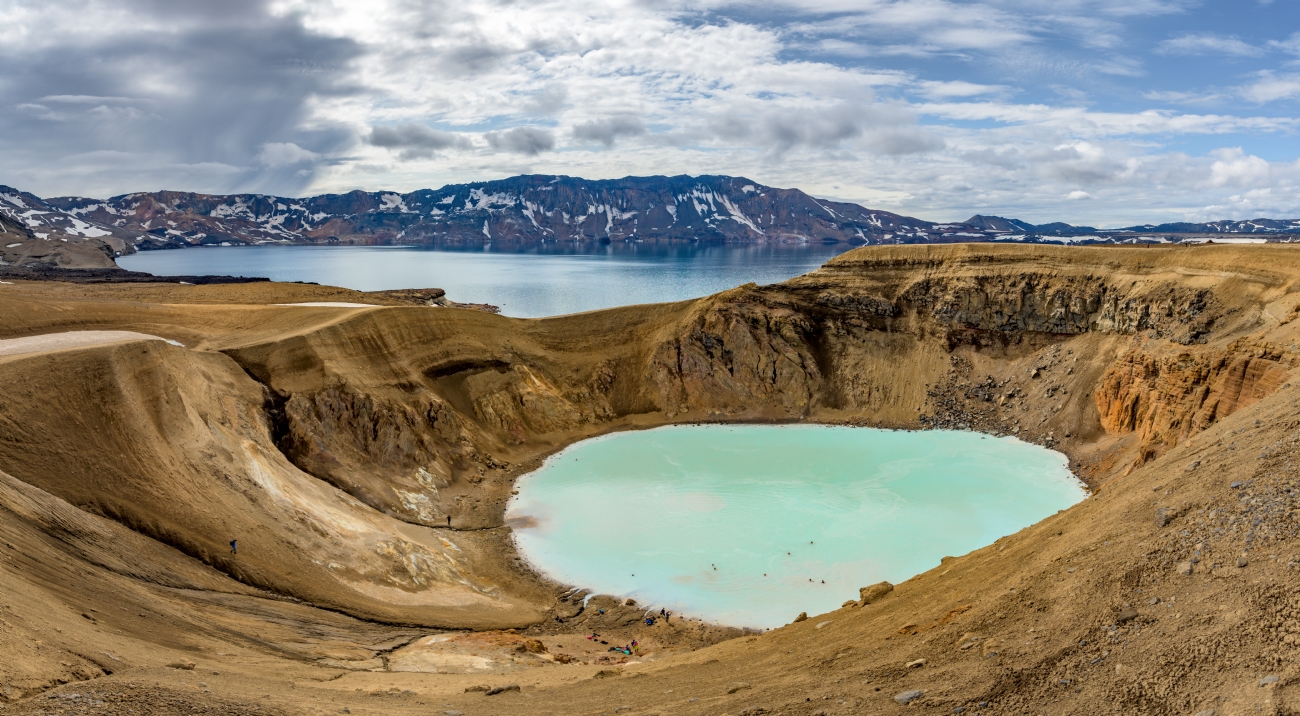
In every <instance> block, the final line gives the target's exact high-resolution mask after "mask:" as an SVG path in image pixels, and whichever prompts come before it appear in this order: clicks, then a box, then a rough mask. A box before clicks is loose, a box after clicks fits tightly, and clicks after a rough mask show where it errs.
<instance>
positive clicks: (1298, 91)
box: [1241, 70, 1300, 103]
mask: <svg viewBox="0 0 1300 716" xmlns="http://www.w3.org/2000/svg"><path fill="white" fill-rule="evenodd" d="M1241 95H1242V96H1243V97H1245V98H1246V99H1248V100H1251V101H1252V102H1261V103H1263V102H1275V101H1277V100H1282V99H1291V98H1293V97H1300V74H1276V73H1274V72H1271V71H1267V70H1265V71H1263V72H1260V73H1259V74H1258V75H1256V79H1255V81H1254V82H1251V83H1250V84H1248V85H1246V86H1245V87H1242V88H1241Z"/></svg>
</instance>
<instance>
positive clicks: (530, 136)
mask: <svg viewBox="0 0 1300 716" xmlns="http://www.w3.org/2000/svg"><path fill="white" fill-rule="evenodd" d="M483 138H484V139H486V140H487V143H488V146H489V147H491V148H493V149H495V150H497V151H498V152H509V153H511V154H526V155H528V156H537V155H538V154H541V153H542V152H549V151H551V150H552V149H554V148H555V135H554V134H552V133H551V131H550V130H549V129H538V128H537V127H515V128H514V129H507V130H505V131H503V132H488V133H487V134H485V135H483Z"/></svg>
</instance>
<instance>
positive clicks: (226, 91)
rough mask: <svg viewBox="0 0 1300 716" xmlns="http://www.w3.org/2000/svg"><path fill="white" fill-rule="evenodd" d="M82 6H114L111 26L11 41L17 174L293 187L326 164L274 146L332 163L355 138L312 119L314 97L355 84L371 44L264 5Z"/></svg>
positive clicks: (1, 163) (8, 131) (10, 142)
mask: <svg viewBox="0 0 1300 716" xmlns="http://www.w3.org/2000/svg"><path fill="white" fill-rule="evenodd" d="M55 7H57V6H55ZM64 9H65V10H70V8H66V7H65V8H64ZM48 11H49V12H54V10H48ZM76 11H77V12H80V13H82V14H84V15H85V17H87V18H93V17H95V16H96V15H97V14H100V15H103V16H104V17H105V19H106V23H105V24H106V27H105V28H104V31H103V32H102V33H97V34H94V35H90V34H80V35H74V36H70V37H69V38H68V40H67V41H66V42H61V41H60V37H61V33H58V32H51V33H49V34H48V35H47V36H46V37H45V41H44V42H42V43H39V44H38V45H36V46H35V47H10V48H8V49H0V58H2V59H3V62H4V64H5V72H4V77H3V79H0V107H7V108H9V109H8V111H0V157H2V158H0V171H3V173H4V176H5V180H6V181H8V182H9V183H13V184H20V185H24V188H31V189H32V190H35V191H38V192H41V193H65V192H68V191H69V190H73V191H78V192H79V193H89V192H91V191H93V190H94V189H95V187H96V185H97V184H101V185H103V186H109V185H112V186H114V187H120V186H121V185H122V184H123V183H125V182H123V181H122V180H121V178H122V177H123V176H128V177H129V176H131V175H132V174H136V175H137V176H138V178H137V179H136V182H138V184H136V185H137V186H138V187H139V188H141V189H145V188H160V187H161V186H164V185H166V186H169V187H176V186H179V185H184V186H185V187H186V188H193V189H201V190H209V191H234V190H253V191H267V192H275V193H282V194H283V193H293V192H295V191H297V190H298V189H300V188H302V187H305V186H306V185H307V184H308V183H309V182H310V180H311V177H312V175H313V169H314V166H315V165H316V163H315V162H312V161H297V162H278V163H277V162H272V163H270V164H268V163H267V162H265V161H259V157H264V156H266V152H267V146H268V145H271V146H272V150H273V152H274V151H278V152H279V153H280V154H283V153H284V147H285V146H296V147H299V148H301V149H302V150H303V151H302V153H301V155H300V156H302V157H303V158H304V159H306V158H309V157H312V156H315V157H317V158H318V159H319V160H320V161H327V159H326V158H327V157H328V156H329V155H330V154H331V153H333V152H337V151H338V150H340V149H342V148H343V147H346V146H347V145H348V144H350V143H353V142H355V138H354V137H353V134H352V132H351V130H349V129H348V128H346V127H345V126H343V125H337V126H328V125H326V126H319V125H317V126H316V128H314V129H312V130H310V131H307V130H302V129H300V128H299V126H300V125H301V123H302V120H303V119H304V117H305V116H306V112H307V105H308V103H309V101H310V100H311V98H312V97H318V96H328V95H338V94H344V93H349V92H352V91H355V89H354V88H350V87H347V86H345V85H343V84H342V83H341V81H340V79H339V78H341V77H342V75H343V72H344V70H345V69H346V66H347V63H348V62H349V61H350V60H352V59H354V58H356V57H357V56H358V55H359V54H360V52H361V49H360V47H359V46H358V45H357V44H356V43H354V42H353V41H351V40H347V39H339V38H329V37H322V36H319V35H316V34H313V33H312V32H310V31H309V30H307V29H306V28H304V27H303V26H302V24H301V23H300V21H299V19H298V18H296V17H295V16H293V15H288V16H275V15H273V14H271V13H270V12H269V11H268V9H267V6H266V3H265V2H257V1H254V0H235V1H229V0H227V1H226V2H191V3H186V2H162V1H155V0H131V1H128V2H119V3H114V4H113V5H112V6H111V9H110V7H109V6H106V5H100V4H99V3H95V2H90V3H85V4H84V5H83V6H81V7H80V8H77V9H76ZM123 16H125V17H126V18H127V21H126V22H123ZM82 19H85V18H82ZM132 20H138V21H137V22H132ZM110 25H111V26H110ZM160 27H162V28H166V29H165V30H157V29H154V30H151V29H147V28H160ZM142 28H144V29H142ZM6 158H7V159H6ZM114 173H115V176H114V179H113V180H111V181H107V180H104V179H105V178H106V177H108V176H109V175H110V174H114ZM132 183H135V182H132Z"/></svg>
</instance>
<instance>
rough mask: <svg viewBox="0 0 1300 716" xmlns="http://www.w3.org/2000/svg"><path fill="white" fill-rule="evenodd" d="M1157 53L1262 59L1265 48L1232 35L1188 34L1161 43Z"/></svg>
mask: <svg viewBox="0 0 1300 716" xmlns="http://www.w3.org/2000/svg"><path fill="white" fill-rule="evenodd" d="M1156 51H1157V52H1160V53H1161V54H1165V55H1219V56H1225V55H1226V56H1229V57H1260V56H1262V55H1263V54H1264V48H1262V47H1260V46H1258V45H1253V44H1250V43H1248V42H1245V41H1244V40H1242V39H1241V38H1239V37H1237V36H1235V35H1231V36H1225V35H1214V34H1210V33H1194V32H1191V33H1186V34H1183V35H1179V36H1177V37H1171V38H1169V39H1168V40H1165V41H1164V42H1161V43H1160V44H1159V45H1158V46H1157V47H1156Z"/></svg>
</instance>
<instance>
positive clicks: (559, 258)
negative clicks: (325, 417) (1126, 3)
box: [117, 243, 850, 318]
mask: <svg viewBox="0 0 1300 716" xmlns="http://www.w3.org/2000/svg"><path fill="white" fill-rule="evenodd" d="M848 248H850V247H848V246H845V245H842V244H839V245H833V246H825V245H822V244H780V245H762V246H701V245H696V244H687V245H666V244H637V243H615V244H610V245H608V246H599V245H590V246H583V247H559V246H555V245H548V246H546V247H544V248H537V249H531V250H527V251H518V252H510V251H494V250H462V251H458V250H449V249H427V248H417V247H406V246H400V247H376V246H223V247H203V248H193V249H178V250H167V251H144V252H141V253H138V254H132V255H130V256H123V257H120V258H119V259H118V260H117V262H118V264H119V265H121V266H122V267H123V268H126V269H130V270H132V271H147V272H149V273H152V274H157V275H160V276H185V275H191V276H201V275H226V276H265V277H267V278H270V279H272V280H275V281H313V282H316V283H321V284H328V285H331V286H343V287H346V288H353V289H357V290H360V291H379V290H384V289H395V288H429V287H437V288H442V289H446V291H447V297H448V298H450V299H451V300H453V301H461V302H465V303H490V304H493V305H496V306H500V307H501V312H502V313H503V314H505V315H507V316H517V317H521V318H531V317H538V316H555V315H561V314H566V313H577V312H580V311H591V310H596V309H600V308H612V307H614V306H626V305H630V304H638V303H662V302H666V301H681V300H685V299H688V298H698V297H700V296H707V295H709V294H711V293H717V292H718V291H723V290H726V289H728V288H734V287H736V286H740V285H742V284H745V283H749V282H751V281H752V282H755V283H760V284H767V283H777V282H780V281H784V280H786V279H788V278H792V277H794V276H798V275H799V274H803V273H807V272H809V271H811V270H813V269H815V268H817V267H818V266H821V265H822V264H823V263H825V262H826V261H828V260H829V259H831V258H832V257H834V256H836V255H838V254H840V253H842V252H843V251H845V250H847V249H848Z"/></svg>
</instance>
